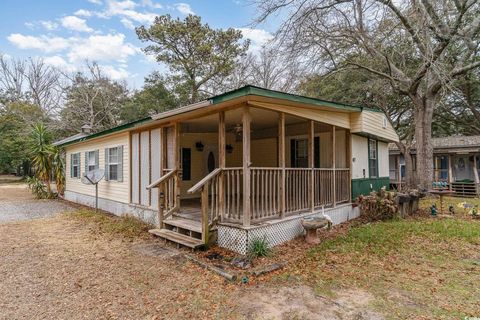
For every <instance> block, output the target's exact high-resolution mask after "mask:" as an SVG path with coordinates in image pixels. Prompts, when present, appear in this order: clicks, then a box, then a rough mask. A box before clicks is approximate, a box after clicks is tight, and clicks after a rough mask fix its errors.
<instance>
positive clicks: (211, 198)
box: [188, 168, 222, 243]
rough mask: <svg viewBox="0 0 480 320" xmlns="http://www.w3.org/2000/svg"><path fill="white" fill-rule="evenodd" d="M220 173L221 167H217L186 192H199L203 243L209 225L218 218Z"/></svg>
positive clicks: (207, 237)
mask: <svg viewBox="0 0 480 320" xmlns="http://www.w3.org/2000/svg"><path fill="white" fill-rule="evenodd" d="M221 174H222V169H220V168H217V169H215V170H213V171H212V172H210V173H209V174H208V175H206V176H205V177H204V178H203V179H202V180H200V181H199V182H198V183H197V184H195V185H194V186H193V187H191V188H190V189H189V190H188V193H191V194H193V193H197V192H200V193H201V198H200V199H201V200H200V201H201V206H202V241H203V243H207V242H208V239H209V231H210V228H211V226H212V225H213V224H214V223H216V222H217V221H218V220H219V219H220V215H221V211H220V210H221V208H220V197H219V195H220V192H219V186H220V184H219V180H220V179H221Z"/></svg>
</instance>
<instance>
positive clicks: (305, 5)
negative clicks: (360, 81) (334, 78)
mask: <svg viewBox="0 0 480 320" xmlns="http://www.w3.org/2000/svg"><path fill="white" fill-rule="evenodd" d="M257 3H258V6H259V9H260V10H261V14H260V16H259V17H258V21H259V22H260V21H264V20H265V19H267V18H268V17H270V16H271V15H273V14H278V13H281V11H286V14H285V15H283V16H285V17H286V18H285V20H284V21H283V23H282V25H281V27H280V29H279V31H278V34H277V40H278V41H280V42H281V43H283V44H285V45H287V46H288V47H289V48H290V50H291V51H292V52H293V53H296V54H297V55H303V56H306V57H308V58H310V63H312V65H313V66H316V67H317V71H318V72H320V73H323V74H325V73H329V72H338V71H340V70H348V69H358V70H363V71H364V72H365V74H367V75H368V76H369V77H371V78H376V79H380V80H382V81H384V83H386V84H388V85H389V86H390V87H391V88H392V90H393V91H394V92H395V93H397V94H398V95H401V96H405V97H407V98H408V99H409V100H410V101H411V103H412V106H413V108H412V109H413V110H412V112H413V115H414V139H415V144H416V149H417V172H422V175H418V182H419V185H420V186H421V187H423V188H428V187H430V185H431V181H432V180H433V161H432V160H433V152H432V151H433V147H432V141H431V137H432V119H433V114H434V110H435V109H436V108H438V106H439V105H440V101H441V99H442V97H443V95H445V94H447V93H449V92H450V91H451V87H452V82H453V81H455V80H456V79H457V78H459V77H461V76H463V75H465V74H467V73H468V72H471V71H472V70H475V69H476V68H478V67H480V58H479V55H478V50H479V43H480V41H479V33H480V15H479V14H478V12H479V11H480V3H479V2H478V1H477V0H439V1H432V0H418V1H417V0H415V1H391V0H317V1H313V0H258V1H257Z"/></svg>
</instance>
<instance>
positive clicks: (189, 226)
mask: <svg viewBox="0 0 480 320" xmlns="http://www.w3.org/2000/svg"><path fill="white" fill-rule="evenodd" d="M163 223H165V224H167V225H170V226H174V227H177V228H182V229H185V230H190V231H194V232H198V233H202V224H201V223H200V221H195V220H191V219H185V218H181V217H173V218H171V219H166V220H164V221H163Z"/></svg>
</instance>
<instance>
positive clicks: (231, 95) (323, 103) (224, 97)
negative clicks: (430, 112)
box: [59, 85, 383, 147]
mask: <svg viewBox="0 0 480 320" xmlns="http://www.w3.org/2000/svg"><path fill="white" fill-rule="evenodd" d="M249 95H255V96H261V97H267V98H274V99H281V100H288V101H292V102H299V103H304V104H310V105H314V106H318V107H330V108H334V109H340V110H345V111H353V112H362V111H363V110H369V111H375V112H382V111H381V110H378V109H372V108H367V107H360V106H354V105H348V104H344V103H338V102H333V101H327V100H321V99H317V98H310V97H305V96H300V95H296V94H291V93H285V92H281V91H275V90H270V89H264V88H260V87H256V86H252V85H247V86H244V87H241V88H239V89H236V90H232V91H228V92H225V93H222V94H219V95H216V96H213V97H211V98H209V99H207V100H209V101H211V104H212V105H216V104H219V103H222V102H225V101H229V100H233V99H236V98H240V97H244V96H249ZM185 112H188V111H185ZM382 113H383V112H382ZM149 121H153V120H152V117H147V118H143V119H140V120H137V121H133V122H129V123H126V124H122V125H120V126H117V127H114V128H111V129H107V130H104V131H100V132H97V133H94V134H91V135H89V136H85V137H81V138H78V139H74V140H71V141H68V142H66V143H64V144H59V146H61V147H65V146H67V145H70V144H74V143H77V142H82V141H85V140H90V139H93V138H97V137H101V136H104V135H107V134H111V133H114V132H118V131H121V130H125V129H129V128H132V127H134V126H136V125H138V124H143V123H146V122H149Z"/></svg>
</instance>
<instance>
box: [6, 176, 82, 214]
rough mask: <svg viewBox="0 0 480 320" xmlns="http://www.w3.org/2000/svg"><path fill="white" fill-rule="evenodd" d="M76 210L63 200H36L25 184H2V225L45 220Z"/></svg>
mask: <svg viewBox="0 0 480 320" xmlns="http://www.w3.org/2000/svg"><path fill="white" fill-rule="evenodd" d="M72 210H75V208H74V207H73V206H72V205H70V204H68V203H67V202H65V201H61V200H36V199H34V198H33V196H32V194H31V193H30V191H29V190H28V189H27V186H26V185H25V184H17V183H15V184H0V223H4V222H12V221H22V220H30V219H37V218H45V217H51V216H55V215H58V214H60V213H63V212H67V211H72Z"/></svg>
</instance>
